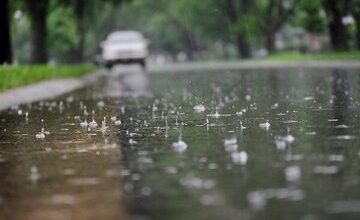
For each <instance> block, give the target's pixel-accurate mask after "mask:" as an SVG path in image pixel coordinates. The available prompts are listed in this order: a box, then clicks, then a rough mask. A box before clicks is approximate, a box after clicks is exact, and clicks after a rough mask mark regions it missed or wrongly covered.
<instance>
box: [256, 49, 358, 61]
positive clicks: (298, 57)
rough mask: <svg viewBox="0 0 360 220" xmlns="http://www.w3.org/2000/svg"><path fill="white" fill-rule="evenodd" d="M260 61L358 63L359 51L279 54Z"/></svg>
mask: <svg viewBox="0 0 360 220" xmlns="http://www.w3.org/2000/svg"><path fill="white" fill-rule="evenodd" d="M261 60H266V61H311V60H315V61H326V60H329V61H333V60H342V61H345V60H357V61H360V51H351V52H333V53H321V54H303V53H299V52H280V53H276V54H272V55H269V56H267V57H265V58H263V59H261Z"/></svg>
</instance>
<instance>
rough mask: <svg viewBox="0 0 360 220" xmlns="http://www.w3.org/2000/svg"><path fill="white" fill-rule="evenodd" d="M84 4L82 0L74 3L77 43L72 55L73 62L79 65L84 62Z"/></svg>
mask: <svg viewBox="0 0 360 220" xmlns="http://www.w3.org/2000/svg"><path fill="white" fill-rule="evenodd" d="M85 6H86V5H85V2H84V0H77V1H75V5H74V8H75V10H74V11H75V16H76V23H77V29H78V35H79V42H78V45H77V47H76V48H75V54H74V62H77V63H80V62H82V61H83V60H84V44H85V22H84V14H85Z"/></svg>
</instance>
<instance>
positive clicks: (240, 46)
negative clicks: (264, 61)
mask: <svg viewBox="0 0 360 220" xmlns="http://www.w3.org/2000/svg"><path fill="white" fill-rule="evenodd" d="M236 46H237V50H238V54H239V56H240V58H245V59H246V58H250V57H251V52H250V46H249V43H248V42H247V40H246V38H245V37H244V36H243V34H242V33H241V34H237V36H236Z"/></svg>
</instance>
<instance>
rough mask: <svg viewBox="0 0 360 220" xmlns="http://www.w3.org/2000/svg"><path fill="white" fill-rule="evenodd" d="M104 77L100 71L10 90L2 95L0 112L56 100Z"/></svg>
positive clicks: (0, 97) (0, 94)
mask: <svg viewBox="0 0 360 220" xmlns="http://www.w3.org/2000/svg"><path fill="white" fill-rule="evenodd" d="M104 75H105V73H104V72H103V71H100V70H99V71H96V72H93V73H90V74H88V75H85V76H83V77H79V78H65V79H51V80H46V81H42V82H39V83H36V84H31V85H28V86H24V87H20V88H15V89H11V90H8V91H6V92H3V93H0V111H2V110H4V109H7V108H9V107H11V106H16V105H20V104H25V103H31V102H35V101H39V100H43V99H49V98H54V97H56V96H59V95H62V94H64V93H68V92H71V91H73V90H75V89H79V88H81V87H83V86H85V85H87V84H90V83H93V82H95V81H96V80H98V79H99V78H100V77H101V76H104Z"/></svg>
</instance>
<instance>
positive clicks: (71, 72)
mask: <svg viewBox="0 0 360 220" xmlns="http://www.w3.org/2000/svg"><path fill="white" fill-rule="evenodd" d="M95 69H96V67H95V66H93V65H68V66H46V65H31V66H30V65H29V66H0V91H5V90H8V89H12V88H15V87H19V86H25V85H29V84H31V83H35V82H39V81H42V80H48V79H54V78H66V77H77V76H81V75H84V74H87V73H90V72H92V71H94V70H95Z"/></svg>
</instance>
